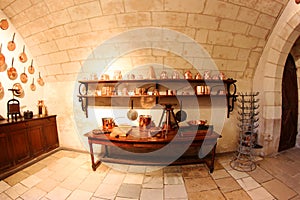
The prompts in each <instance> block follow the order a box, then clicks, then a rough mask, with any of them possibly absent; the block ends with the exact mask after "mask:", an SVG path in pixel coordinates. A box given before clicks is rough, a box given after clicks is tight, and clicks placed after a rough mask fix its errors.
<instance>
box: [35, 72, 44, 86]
mask: <svg viewBox="0 0 300 200" xmlns="http://www.w3.org/2000/svg"><path fill="white" fill-rule="evenodd" d="M37 82H38V84H39V85H40V86H44V84H45V82H44V80H43V78H42V77H41V72H39V78H38V79H37Z"/></svg>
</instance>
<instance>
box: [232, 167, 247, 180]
mask: <svg viewBox="0 0 300 200" xmlns="http://www.w3.org/2000/svg"><path fill="white" fill-rule="evenodd" d="M228 173H229V174H230V175H231V176H232V177H233V178H235V179H236V180H237V179H240V178H245V177H248V176H249V174H247V173H246V172H240V171H236V170H234V169H232V170H229V171H228Z"/></svg>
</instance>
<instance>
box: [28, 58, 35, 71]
mask: <svg viewBox="0 0 300 200" xmlns="http://www.w3.org/2000/svg"><path fill="white" fill-rule="evenodd" d="M28 72H29V74H34V67H33V60H31V64H30V66H29V67H28Z"/></svg>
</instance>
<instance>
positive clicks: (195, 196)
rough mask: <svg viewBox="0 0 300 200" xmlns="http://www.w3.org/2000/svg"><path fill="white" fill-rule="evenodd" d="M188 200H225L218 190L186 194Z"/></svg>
mask: <svg viewBox="0 0 300 200" xmlns="http://www.w3.org/2000/svg"><path fill="white" fill-rule="evenodd" d="M188 199H189V200H212V199H213V200H225V198H224V197H223V195H222V193H221V192H220V191H219V190H208V191H202V192H192V193H188Z"/></svg>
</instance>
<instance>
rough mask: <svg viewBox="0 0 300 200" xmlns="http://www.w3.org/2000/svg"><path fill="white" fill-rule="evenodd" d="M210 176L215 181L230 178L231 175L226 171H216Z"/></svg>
mask: <svg viewBox="0 0 300 200" xmlns="http://www.w3.org/2000/svg"><path fill="white" fill-rule="evenodd" d="M210 175H211V176H212V177H213V179H220V178H226V177H230V174H229V173H228V172H227V171H226V170H225V169H219V170H214V172H213V173H211V174H210Z"/></svg>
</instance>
